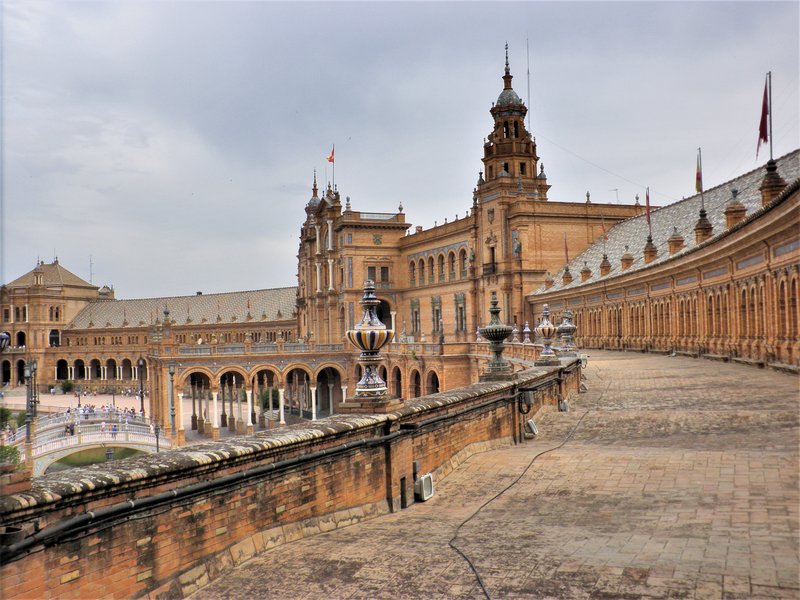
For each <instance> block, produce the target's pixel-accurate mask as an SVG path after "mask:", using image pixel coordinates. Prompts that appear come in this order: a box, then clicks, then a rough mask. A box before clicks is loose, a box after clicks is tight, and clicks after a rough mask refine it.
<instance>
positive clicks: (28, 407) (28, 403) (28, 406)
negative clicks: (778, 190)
mask: <svg viewBox="0 0 800 600" xmlns="http://www.w3.org/2000/svg"><path fill="white" fill-rule="evenodd" d="M33 370H34V366H33V364H32V363H25V367H24V369H23V372H22V373H23V375H24V377H25V443H26V444H30V443H31V420H32V417H33V414H32V411H33V408H32V405H33V390H31V379H32V378H33Z"/></svg>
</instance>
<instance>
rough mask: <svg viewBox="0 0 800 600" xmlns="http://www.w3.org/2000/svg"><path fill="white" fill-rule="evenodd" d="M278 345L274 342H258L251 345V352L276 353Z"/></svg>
mask: <svg viewBox="0 0 800 600" xmlns="http://www.w3.org/2000/svg"><path fill="white" fill-rule="evenodd" d="M277 351H278V344H276V343H275V342H259V343H257V344H253V352H277Z"/></svg>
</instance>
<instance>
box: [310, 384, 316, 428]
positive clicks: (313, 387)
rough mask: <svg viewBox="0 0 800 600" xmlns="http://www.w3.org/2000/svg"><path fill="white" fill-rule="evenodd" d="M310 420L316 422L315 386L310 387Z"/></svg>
mask: <svg viewBox="0 0 800 600" xmlns="http://www.w3.org/2000/svg"><path fill="white" fill-rule="evenodd" d="M311 420H312V421H316V420H317V386H315V385H312V386H311Z"/></svg>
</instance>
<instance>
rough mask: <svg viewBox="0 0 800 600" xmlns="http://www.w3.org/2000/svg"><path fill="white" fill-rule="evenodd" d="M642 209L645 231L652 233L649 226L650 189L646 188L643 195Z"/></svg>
mask: <svg viewBox="0 0 800 600" xmlns="http://www.w3.org/2000/svg"><path fill="white" fill-rule="evenodd" d="M644 207H645V211H646V215H647V229H648V230H650V231H651V232H652V228H651V226H650V188H649V187H648V188H647V191H646V192H645V194H644Z"/></svg>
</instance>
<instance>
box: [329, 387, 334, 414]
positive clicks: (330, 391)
mask: <svg viewBox="0 0 800 600" xmlns="http://www.w3.org/2000/svg"><path fill="white" fill-rule="evenodd" d="M328 404H329V405H330V407H331V414H333V384H332V383H329V384H328Z"/></svg>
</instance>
